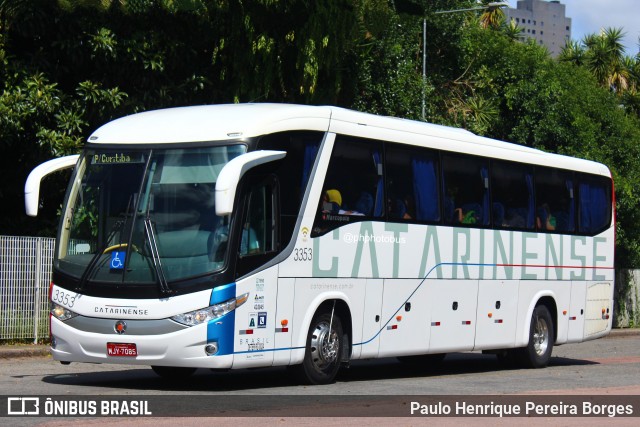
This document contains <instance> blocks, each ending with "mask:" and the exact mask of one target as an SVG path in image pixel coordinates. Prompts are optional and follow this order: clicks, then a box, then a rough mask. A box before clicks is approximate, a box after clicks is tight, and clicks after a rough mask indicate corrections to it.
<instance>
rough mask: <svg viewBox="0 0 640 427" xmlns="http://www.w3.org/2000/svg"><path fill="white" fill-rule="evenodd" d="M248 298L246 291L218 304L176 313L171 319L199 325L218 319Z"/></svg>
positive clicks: (188, 324)
mask: <svg viewBox="0 0 640 427" xmlns="http://www.w3.org/2000/svg"><path fill="white" fill-rule="evenodd" d="M248 298H249V293H248V292H247V293H246V294H243V295H240V296H239V297H237V298H231V299H230V300H227V301H225V302H221V303H220V304H214V305H211V306H209V307H207V308H201V309H199V310H194V311H190V312H188V313H182V314H178V315H177V316H173V317H172V318H171V320H175V321H176V322H178V323H182V324H183V325H187V326H195V325H199V324H201V323H205V322H208V321H210V320H215V319H218V318H220V317H222V316H224V315H225V314H227V313H231V312H232V311H233V310H235V309H236V308H238V307H240V306H241V305H242V304H244V303H245V302H246V301H247V299H248Z"/></svg>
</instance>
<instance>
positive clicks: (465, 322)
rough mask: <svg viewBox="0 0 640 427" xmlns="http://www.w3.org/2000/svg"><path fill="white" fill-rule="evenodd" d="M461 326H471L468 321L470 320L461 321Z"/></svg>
mask: <svg viewBox="0 0 640 427" xmlns="http://www.w3.org/2000/svg"><path fill="white" fill-rule="evenodd" d="M462 324H463V325H470V324H471V321H470V320H463V321H462Z"/></svg>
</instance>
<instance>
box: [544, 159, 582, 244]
mask: <svg viewBox="0 0 640 427" xmlns="http://www.w3.org/2000/svg"><path fill="white" fill-rule="evenodd" d="M573 181H574V180H573V173H571V172H569V171H563V170H559V169H552V168H542V167H539V168H537V169H536V228H537V229H538V230H539V231H560V232H572V231H574V230H575V216H576V215H575V211H576V207H575V200H574V194H575V193H574V183H573Z"/></svg>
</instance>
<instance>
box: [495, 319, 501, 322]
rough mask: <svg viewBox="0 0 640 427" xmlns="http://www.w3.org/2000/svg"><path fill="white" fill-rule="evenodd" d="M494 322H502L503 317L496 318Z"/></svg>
mask: <svg viewBox="0 0 640 427" xmlns="http://www.w3.org/2000/svg"><path fill="white" fill-rule="evenodd" d="M494 323H502V319H496V320H494Z"/></svg>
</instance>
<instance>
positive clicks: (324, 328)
mask: <svg viewBox="0 0 640 427" xmlns="http://www.w3.org/2000/svg"><path fill="white" fill-rule="evenodd" d="M339 348H340V345H339V342H338V334H337V333H336V331H335V329H333V330H331V331H330V330H329V323H327V322H320V323H318V324H317V325H316V328H315V329H314V330H313V333H312V335H311V360H312V361H313V364H314V365H315V366H316V367H317V368H319V369H325V368H326V367H327V366H329V365H330V364H331V363H333V362H335V361H336V359H337V358H338V350H339Z"/></svg>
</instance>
